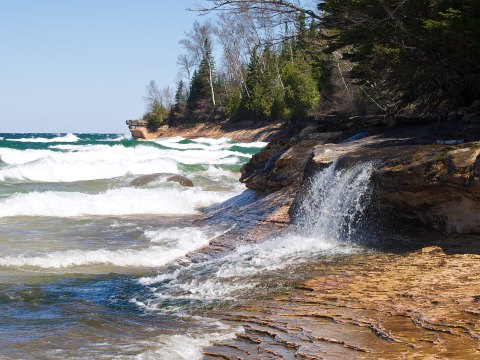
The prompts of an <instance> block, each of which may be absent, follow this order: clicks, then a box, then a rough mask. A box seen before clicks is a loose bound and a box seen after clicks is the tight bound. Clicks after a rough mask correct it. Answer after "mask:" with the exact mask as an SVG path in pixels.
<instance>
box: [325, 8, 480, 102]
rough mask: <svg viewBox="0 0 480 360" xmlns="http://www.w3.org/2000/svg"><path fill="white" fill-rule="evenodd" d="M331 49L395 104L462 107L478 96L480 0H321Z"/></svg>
mask: <svg viewBox="0 0 480 360" xmlns="http://www.w3.org/2000/svg"><path fill="white" fill-rule="evenodd" d="M319 9H320V10H321V11H322V12H323V14H324V19H323V22H322V24H323V26H324V27H325V29H326V30H325V33H326V34H328V36H327V37H326V41H328V46H329V51H330V52H335V51H341V52H342V53H343V57H344V58H345V59H347V60H349V61H351V62H352V63H353V64H354V65H355V66H354V68H353V71H351V76H352V77H353V78H354V79H355V80H356V81H357V82H358V83H359V84H364V85H366V86H368V87H371V84H375V85H376V88H377V89H378V91H379V92H381V93H382V94H383V96H384V98H385V99H388V100H392V99H393V101H391V104H390V105H392V106H393V105H394V106H395V107H396V108H397V109H401V108H404V107H406V106H408V104H412V103H413V104H415V105H416V107H417V111H420V110H422V109H423V110H427V111H442V109H445V110H446V109H448V108H452V107H457V106H465V105H469V104H470V103H472V102H473V101H474V100H476V99H478V98H479V97H480V66H479V61H478V59H479V58H480V1H478V0H456V1H454V0H385V1H378V0H325V1H322V2H321V3H320V5H319Z"/></svg>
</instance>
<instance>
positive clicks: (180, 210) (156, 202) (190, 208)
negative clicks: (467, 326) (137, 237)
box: [0, 188, 236, 217]
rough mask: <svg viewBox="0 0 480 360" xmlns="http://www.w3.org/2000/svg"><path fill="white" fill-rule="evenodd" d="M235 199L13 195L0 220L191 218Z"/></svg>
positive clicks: (156, 191) (195, 192) (186, 193)
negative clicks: (122, 216) (166, 216)
mask: <svg viewBox="0 0 480 360" xmlns="http://www.w3.org/2000/svg"><path fill="white" fill-rule="evenodd" d="M234 195H236V193H228V192H222V193H219V192H209V191H201V190H200V189H197V188H189V189H185V190H177V189H162V188H151V189H137V188H118V189H112V190H108V191H106V192H103V193H99V194H86V193H80V192H64V191H45V192H30V193H17V194H14V195H11V196H10V197H7V198H5V199H1V200H0V217H10V216H50V217H78V216H107V215H111V216H119V215H140V214H158V215H194V214H197V212H198V209H199V208H202V207H206V206H210V205H212V204H215V203H219V202H222V201H225V200H227V199H228V198H230V197H232V196H234Z"/></svg>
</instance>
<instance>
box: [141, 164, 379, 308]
mask: <svg viewBox="0 0 480 360" xmlns="http://www.w3.org/2000/svg"><path fill="white" fill-rule="evenodd" d="M372 171H373V164H372V163H364V164H359V165H356V166H354V167H352V168H350V169H347V170H338V169H337V167H336V164H332V165H331V166H330V167H328V168H326V169H324V170H322V171H320V172H318V173H317V174H316V175H315V176H314V177H312V178H311V179H310V181H309V183H308V184H307V187H306V193H305V196H304V199H303V201H302V202H301V203H300V204H299V206H298V208H297V216H296V223H295V224H294V225H293V226H292V227H291V228H290V229H289V230H288V231H286V233H284V234H281V235H279V236H276V237H272V238H270V239H268V240H266V241H263V242H259V243H253V244H244V245H240V246H238V247H237V248H236V249H235V250H234V251H233V252H231V253H229V254H227V255H225V256H223V257H220V258H216V259H212V260H207V261H206V262H201V263H193V264H190V265H189V266H187V267H185V268H179V269H178V270H176V271H175V272H174V273H169V274H160V275H159V276H154V277H144V278H141V279H139V283H140V284H141V285H144V286H152V285H154V287H153V292H154V296H153V297H150V298H147V299H138V298H135V299H134V300H133V301H134V303H136V304H137V305H138V306H140V307H142V308H144V309H150V310H157V309H162V311H165V310H166V309H173V310H177V308H176V304H178V302H179V301H187V302H189V301H190V302H195V301H200V303H202V302H205V301H206V302H208V301H215V300H219V299H220V300H227V299H228V300H233V299H235V298H237V296H240V297H242V296H248V295H246V294H247V293H248V294H250V295H251V294H252V292H254V291H259V292H261V291H263V289H262V288H259V289H257V290H255V288H256V286H257V284H258V283H261V282H262V281H266V279H269V278H270V279H277V280H278V279H279V278H282V279H283V278H284V276H285V274H286V272H289V271H290V269H293V268H295V267H298V266H300V267H301V266H302V265H305V264H308V263H311V262H312V263H314V262H317V261H319V260H320V259H327V258H330V257H331V256H336V255H349V254H354V253H357V252H359V251H363V250H362V248H361V247H360V246H357V245H356V244H355V241H352V242H350V241H349V240H357V239H358V236H357V234H356V232H357V229H358V225H359V223H360V220H361V219H362V214H363V211H364V209H365V208H366V206H367V205H368V202H369V198H370V186H369V183H370V177H371V174H372ZM320 261H321V260H320ZM292 271H293V270H292ZM282 274H283V275H282ZM277 280H272V281H274V282H275V281H277ZM242 294H243V295H242Z"/></svg>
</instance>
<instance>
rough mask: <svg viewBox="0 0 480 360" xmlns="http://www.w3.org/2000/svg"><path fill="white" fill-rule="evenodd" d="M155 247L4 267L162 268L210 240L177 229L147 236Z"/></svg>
mask: <svg viewBox="0 0 480 360" xmlns="http://www.w3.org/2000/svg"><path fill="white" fill-rule="evenodd" d="M146 237H147V238H149V237H150V238H151V239H152V241H151V242H152V243H154V245H153V246H149V247H147V248H144V249H140V250H135V249H119V250H107V249H98V250H67V251H55V252H50V253H46V254H39V255H35V256H25V255H22V254H20V255H12V256H5V257H1V258H0V266H5V267H16V268H23V267H34V268H41V269H64V268H69V267H73V266H87V265H111V266H118V267H159V266H163V265H165V264H167V263H169V262H172V261H173V260H176V259H178V258H181V257H183V256H185V255H186V254H187V253H189V252H191V251H194V250H197V249H199V248H201V247H203V246H205V245H207V244H208V243H209V241H210V239H209V238H208V237H207V236H206V234H205V232H203V231H202V230H201V229H198V228H174V229H162V230H157V231H150V234H146Z"/></svg>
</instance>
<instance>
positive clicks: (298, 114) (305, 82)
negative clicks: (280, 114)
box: [282, 58, 320, 120]
mask: <svg viewBox="0 0 480 360" xmlns="http://www.w3.org/2000/svg"><path fill="white" fill-rule="evenodd" d="M282 78H283V83H284V86H285V105H286V107H287V108H288V109H290V111H291V113H290V116H291V119H292V120H301V119H302V118H304V117H306V116H307V115H308V112H309V111H310V110H311V109H312V107H313V106H314V105H315V104H317V103H318V101H319V100H320V97H319V93H318V89H317V83H316V81H315V80H314V79H313V77H312V74H311V68H310V65H309V64H308V63H307V62H305V61H304V60H303V59H301V58H297V59H296V60H295V61H294V62H287V63H286V64H285V65H284V66H283V68H282Z"/></svg>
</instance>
